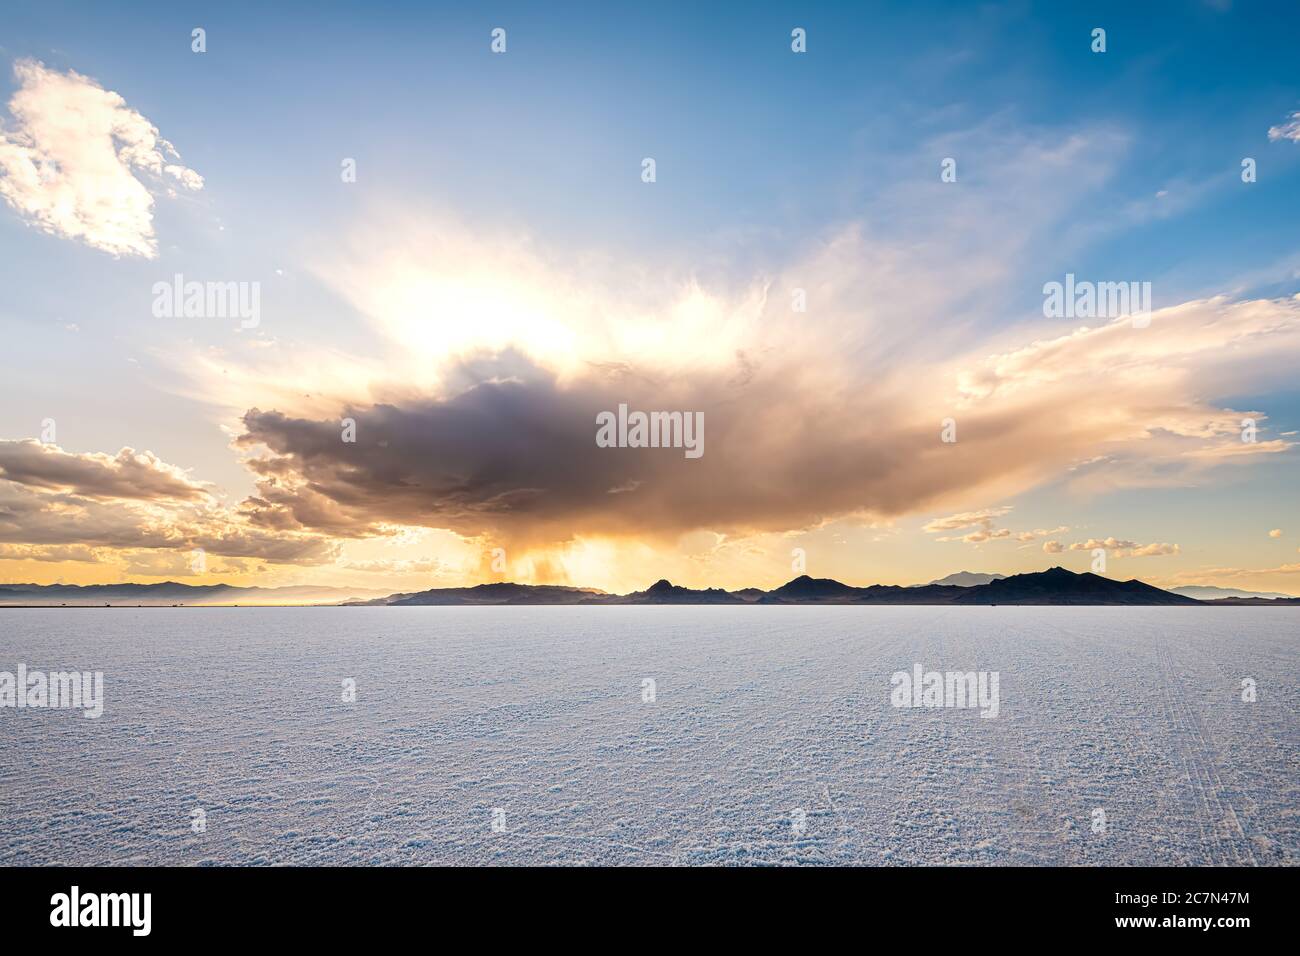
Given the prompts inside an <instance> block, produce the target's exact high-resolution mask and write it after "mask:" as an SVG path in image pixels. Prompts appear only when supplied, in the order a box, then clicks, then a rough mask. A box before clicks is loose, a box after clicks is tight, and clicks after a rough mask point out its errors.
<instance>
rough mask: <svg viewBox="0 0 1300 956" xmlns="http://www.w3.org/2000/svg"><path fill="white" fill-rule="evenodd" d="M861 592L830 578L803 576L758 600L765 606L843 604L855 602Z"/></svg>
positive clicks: (859, 589)
mask: <svg viewBox="0 0 1300 956" xmlns="http://www.w3.org/2000/svg"><path fill="white" fill-rule="evenodd" d="M861 591H862V589H861V588H854V587H849V585H847V584H841V583H840V582H839V581H836V580H834V579H832V578H812V577H809V576H808V575H806V574H803V575H800V576H799V577H797V578H795V579H794V580H793V581H790V582H789V583H788V584H783V585H781V586H780V587H779V588H775V589H774V590H771V591H768V592H767V594H766V595H764V596H763V597H762V598H760V600H761V601H763V602H764V603H766V604H807V603H839V604H844V603H849V602H852V601H856V600H857V598H858V596H859V594H860V593H861Z"/></svg>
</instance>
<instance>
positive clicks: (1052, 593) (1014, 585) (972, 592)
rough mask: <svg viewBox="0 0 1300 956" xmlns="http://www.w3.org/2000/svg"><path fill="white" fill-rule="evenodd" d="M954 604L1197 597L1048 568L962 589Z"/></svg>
mask: <svg viewBox="0 0 1300 956" xmlns="http://www.w3.org/2000/svg"><path fill="white" fill-rule="evenodd" d="M953 603H954V604H1191V605H1196V604H1199V603H1201V602H1199V601H1197V600H1196V599H1195V598H1189V597H1184V596H1183V595H1181V594H1174V593H1173V592H1172V591H1162V590H1161V589H1160V588H1156V587H1152V586H1151V585H1149V584H1143V583H1142V582H1141V581H1138V580H1136V579H1134V580H1132V581H1112V580H1111V579H1110V578H1103V577H1101V576H1100V575H1098V574H1092V573H1091V572H1085V573H1083V574H1075V573H1074V572H1073V571H1067V570H1066V569H1065V568H1059V567H1058V568H1048V569H1047V570H1046V571H1036V572H1034V573H1031V574H1013V575H1011V576H1010V577H1007V578H1000V579H999V580H997V581H990V582H989V583H988V584H981V585H979V586H978V587H973V588H962V593H961V594H960V595H958V596H957V598H956V599H955V600H954V601H953Z"/></svg>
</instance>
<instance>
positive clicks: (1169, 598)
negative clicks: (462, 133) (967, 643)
mask: <svg viewBox="0 0 1300 956" xmlns="http://www.w3.org/2000/svg"><path fill="white" fill-rule="evenodd" d="M958 582H967V583H958ZM1220 590H1221V589H1217V588H1205V589H1204V594H1205V597H1202V598H1198V597H1195V596H1192V595H1189V594H1182V593H1178V592H1177V591H1166V590H1162V589H1161V588H1157V587H1153V586H1152V585H1150V584H1146V583H1144V582H1142V581H1138V580H1136V579H1134V580H1130V581H1115V580H1113V579H1111V578H1106V577H1102V576H1101V575H1098V574H1092V573H1089V572H1085V573H1083V574H1077V573H1075V572H1073V571H1068V570H1066V569H1065V568H1061V567H1054V568H1048V569H1047V570H1046V571H1033V572H1029V573H1026V574H1013V575H1009V576H1002V575H997V574H977V573H973V572H969V571H961V572H958V573H957V574H952V575H948V577H946V578H940V579H939V580H938V581H934V582H932V583H930V584H920V585H912V586H910V587H904V586H901V585H896V584H872V585H869V586H867V587H855V586H853V585H849V584H844V583H843V582H841V581H836V580H834V579H832V578H814V577H809V576H808V575H806V574H805V575H801V576H800V577H797V578H795V579H794V580H792V581H789V582H787V583H786V584H783V585H781V586H780V587H778V588H773V589H772V590H770V591H764V590H761V589H759V588H744V589H742V590H738V591H726V590H723V589H721V588H704V589H700V590H697V589H692V588H685V587H681V586H679V585H675V584H672V583H671V582H669V581H665V580H661V581H656V582H655V583H654V584H652V585H651V586H650V587H648V588H646V589H645V590H644V591H633V592H631V593H630V594H607V593H605V592H603V591H600V590H598V589H596V588H576V587H566V586H561V585H551V584H542V585H534V584H513V583H495V584H480V585H477V586H474V587H460V588H431V589H429V590H427V591H416V592H404V593H398V594H385V593H383V592H382V591H373V590H372V591H369V592H367V591H366V590H365V589H361V590H357V589H346V588H328V587H286V588H240V587H233V586H231V585H226V584H216V585H199V586H196V585H188V584H177V583H175V582H171V581H168V582H164V583H162V584H95V585H86V586H80V587H78V586H75V585H57V584H56V585H37V584H5V585H0V607H3V606H10V607H13V606H42V607H49V606H60V605H67V606H90V607H99V606H104V605H117V606H123V605H127V606H175V605H201V606H202V605H207V606H214V605H232V604H238V605H276V604H328V605H344V606H350V607H365V606H370V607H376V606H386V607H412V606H443V607H478V606H494V605H495V606H519V605H585V606H597V605H628V604H648V605H667V604H730V605H740V604H764V605H772V604H953V605H997V604H1031V605H1180V606H1213V605H1292V604H1300V598H1292V597H1288V596H1286V595H1278V596H1271V595H1261V594H1256V593H1252V592H1248V591H1243V592H1232V593H1229V594H1228V595H1227V596H1218V595H1219V592H1220ZM1211 595H1214V597H1212V598H1211V597H1210V596H1211Z"/></svg>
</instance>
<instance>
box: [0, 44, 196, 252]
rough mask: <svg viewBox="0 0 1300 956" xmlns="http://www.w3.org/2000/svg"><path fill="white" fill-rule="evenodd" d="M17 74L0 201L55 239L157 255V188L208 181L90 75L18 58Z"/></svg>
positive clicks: (1, 146)
mask: <svg viewBox="0 0 1300 956" xmlns="http://www.w3.org/2000/svg"><path fill="white" fill-rule="evenodd" d="M14 76H15V78H16V79H17V80H18V84H19V89H18V91H17V92H16V93H15V94H14V95H13V98H12V99H10V101H9V113H10V116H11V117H12V121H11V123H9V124H4V123H2V122H0V196H2V197H3V198H4V199H5V201H6V202H8V203H9V205H10V206H12V207H13V208H14V209H15V210H16V211H17V212H18V214H19V215H20V216H22V218H23V219H25V220H27V221H28V222H30V223H32V224H33V225H35V226H36V227H38V228H39V229H42V230H44V231H45V232H48V233H50V234H51V235H55V236H61V237H63V238H65V239H75V240H78V241H80V242H84V243H86V245H88V246H92V247H94V248H96V249H102V250H103V251H104V252H109V253H112V254H113V255H118V256H120V255H129V256H143V257H144V258H146V259H153V258H155V257H157V255H158V242H157V240H156V238H155V237H154V229H153V205H154V197H153V192H152V191H151V190H156V189H162V190H164V191H166V192H168V193H172V192H173V191H174V187H178V186H179V187H180V188H182V189H189V190H198V189H202V188H203V177H202V176H200V175H199V174H198V173H196V172H195V171H194V170H192V169H189V168H187V167H185V166H182V165H181V164H180V162H179V160H180V156H179V155H178V154H177V152H176V150H175V149H174V148H173V147H172V145H171V143H169V142H167V140H165V139H163V138H162V137H161V136H160V135H159V133H158V129H157V127H155V126H154V125H153V124H152V123H150V122H149V120H147V119H146V118H145V117H143V116H141V115H140V114H139V113H138V112H136V111H135V110H133V109H131V108H130V107H129V106H127V105H126V101H125V100H124V99H122V97H121V96H119V95H118V94H117V93H114V92H113V91H111V90H105V89H104V88H103V87H101V86H100V85H99V84H98V83H96V82H95V81H94V80H92V79H90V78H89V77H85V76H82V75H80V74H79V73H76V72H74V71H71V70H69V71H68V72H67V73H59V72H58V71H56V70H51V69H48V68H46V66H45V65H44V64H43V63H39V62H37V61H35V60H19V61H18V62H17V63H16V64H14ZM140 174H143V178H142V177H141V175H140ZM146 180H147V181H148V185H146Z"/></svg>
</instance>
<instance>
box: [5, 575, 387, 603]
mask: <svg viewBox="0 0 1300 956" xmlns="http://www.w3.org/2000/svg"><path fill="white" fill-rule="evenodd" d="M383 593H384V592H383V591H379V590H376V589H373V588H330V587H280V588H241V587H234V586H232V585H229V584H179V583H177V582H175V581H163V582H162V583H160V584H84V585H76V584H0V607H13V606H15V605H37V606H53V607H59V606H62V605H67V606H68V607H102V606H103V605H105V604H114V605H119V604H120V605H131V606H136V605H144V606H147V607H169V606H171V605H174V604H185V605H199V606H204V605H218V604H271V605H283V604H342V603H344V602H345V601H349V600H356V599H358V598H366V597H371V596H374V595H382V594H383Z"/></svg>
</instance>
